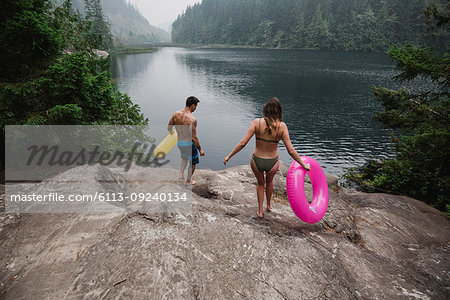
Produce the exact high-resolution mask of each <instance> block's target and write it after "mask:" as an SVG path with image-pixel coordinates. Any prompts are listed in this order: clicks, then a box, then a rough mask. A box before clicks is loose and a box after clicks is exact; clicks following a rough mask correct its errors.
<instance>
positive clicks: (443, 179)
mask: <svg viewBox="0 0 450 300" xmlns="http://www.w3.org/2000/svg"><path fill="white" fill-rule="evenodd" d="M428 11H429V12H431V13H433V10H432V9H429V10H428ZM449 19H450V18H449V15H448V11H447V15H446V18H444V19H443V20H444V21H441V22H440V23H439V20H438V22H437V24H439V25H436V26H440V27H443V28H445V30H449V29H450V28H449V27H450V26H449ZM388 54H389V56H390V57H391V58H392V59H393V60H394V61H395V62H396V63H397V67H398V68H399V69H400V70H401V71H402V73H400V74H399V75H398V76H396V79H397V80H399V81H400V82H403V81H410V80H414V79H416V78H418V77H421V78H427V79H428V80H430V81H432V82H434V83H435V85H437V87H436V88H434V89H430V90H423V91H419V92H412V91H409V90H407V89H405V88H401V89H399V90H391V89H387V88H383V87H373V93H374V95H375V98H376V100H377V101H379V102H380V103H381V104H382V106H383V107H384V111H382V112H379V113H377V114H376V115H375V118H376V119H377V120H379V121H380V122H382V123H383V125H384V126H385V127H386V128H391V129H396V130H397V131H400V132H402V133H403V134H404V135H402V136H400V137H397V136H395V135H393V143H394V145H395V149H396V155H395V157H394V158H392V159H385V160H382V161H374V160H371V161H369V162H368V163H367V164H366V165H364V166H363V167H362V168H361V170H359V172H357V171H355V170H352V171H350V172H349V173H348V174H347V175H346V177H347V178H349V179H350V180H351V181H354V182H357V183H358V184H359V185H360V186H361V187H363V188H364V189H366V190H370V191H383V192H388V193H393V194H404V195H410V196H413V197H416V198H418V199H422V200H423V201H425V202H426V203H429V204H431V205H433V206H435V207H436V208H438V209H440V210H443V211H446V212H447V213H448V214H450V203H449V195H450V150H449V149H450V92H449V91H450V53H449V52H448V49H447V51H446V52H445V53H444V54H442V55H440V54H438V53H436V52H435V51H434V50H433V48H431V47H427V48H416V47H414V46H412V45H411V44H409V45H406V46H405V47H393V48H391V50H390V51H389V52H388Z"/></svg>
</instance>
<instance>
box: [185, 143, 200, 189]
mask: <svg viewBox="0 0 450 300" xmlns="http://www.w3.org/2000/svg"><path fill="white" fill-rule="evenodd" d="M190 163H191V166H190V168H189V170H188V177H187V179H186V184H196V182H195V181H194V180H192V175H193V174H194V171H195V166H196V165H197V164H198V163H199V159H198V150H197V148H196V147H195V146H194V144H192V158H191V161H190Z"/></svg>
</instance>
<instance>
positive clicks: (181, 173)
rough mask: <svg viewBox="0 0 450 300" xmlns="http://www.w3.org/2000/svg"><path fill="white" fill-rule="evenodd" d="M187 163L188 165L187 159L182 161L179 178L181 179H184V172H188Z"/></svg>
mask: <svg viewBox="0 0 450 300" xmlns="http://www.w3.org/2000/svg"><path fill="white" fill-rule="evenodd" d="M187 163H188V160H187V159H181V166H180V175H179V176H178V178H179V179H184V170H186V166H187ZM188 173H189V171H188Z"/></svg>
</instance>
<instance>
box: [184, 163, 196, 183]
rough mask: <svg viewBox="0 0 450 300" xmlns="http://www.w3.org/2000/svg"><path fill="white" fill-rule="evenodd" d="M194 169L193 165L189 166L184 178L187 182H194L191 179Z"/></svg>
mask: <svg viewBox="0 0 450 300" xmlns="http://www.w3.org/2000/svg"><path fill="white" fill-rule="evenodd" d="M194 171H195V165H192V166H189V169H188V176H187V178H186V183H187V184H196V182H195V181H194V180H192V175H193V174H194Z"/></svg>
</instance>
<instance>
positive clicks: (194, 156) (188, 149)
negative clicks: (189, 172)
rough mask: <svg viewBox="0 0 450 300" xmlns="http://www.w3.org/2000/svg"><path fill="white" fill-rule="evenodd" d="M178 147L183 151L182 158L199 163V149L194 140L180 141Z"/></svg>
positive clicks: (193, 163) (194, 163)
mask: <svg viewBox="0 0 450 300" xmlns="http://www.w3.org/2000/svg"><path fill="white" fill-rule="evenodd" d="M178 149H180V152H181V159H187V160H189V163H190V164H192V165H196V164H198V163H199V158H198V150H197V147H195V145H194V143H193V142H192V141H190V142H189V141H178Z"/></svg>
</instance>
